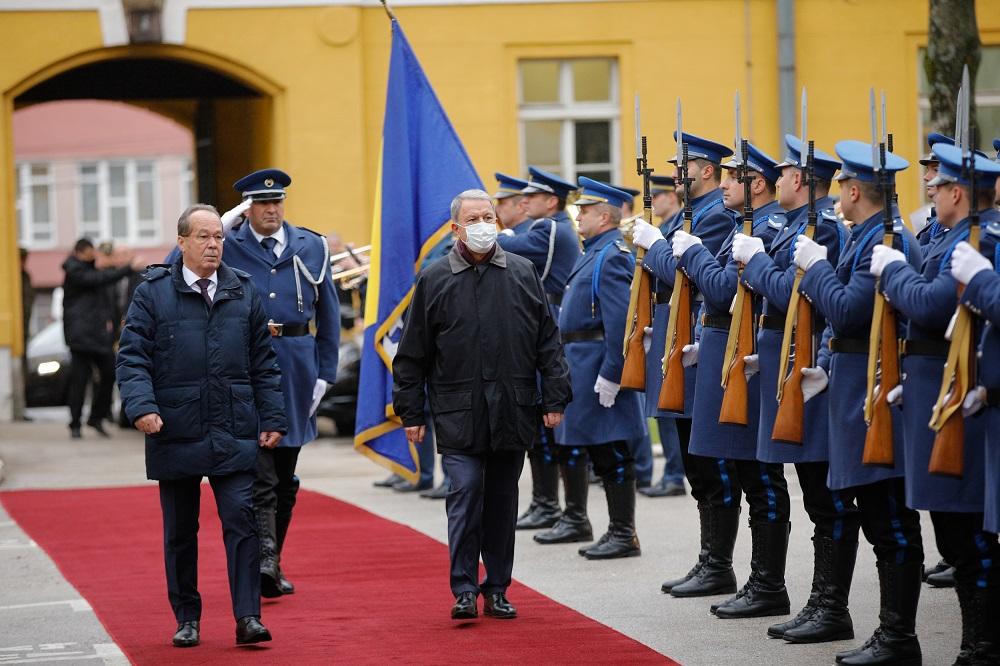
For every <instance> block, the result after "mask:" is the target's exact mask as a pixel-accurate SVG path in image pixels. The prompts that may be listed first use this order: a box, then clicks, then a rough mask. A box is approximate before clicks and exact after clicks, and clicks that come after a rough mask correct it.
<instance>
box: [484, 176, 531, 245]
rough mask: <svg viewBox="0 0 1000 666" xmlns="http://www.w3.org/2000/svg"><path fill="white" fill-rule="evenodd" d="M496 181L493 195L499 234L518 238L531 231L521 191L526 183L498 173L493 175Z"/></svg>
mask: <svg viewBox="0 0 1000 666" xmlns="http://www.w3.org/2000/svg"><path fill="white" fill-rule="evenodd" d="M494 176H495V177H496V179H497V184H498V187H497V191H496V193H494V194H493V200H494V201H495V202H496V209H497V219H498V220H499V222H500V228H501V229H502V230H503V231H501V232H500V233H506V232H507V230H510V233H511V234H513V235H515V236H519V235H521V234H523V233H526V232H527V231H528V230H529V229H531V221H532V220H531V218H530V217H528V208H527V203H526V202H525V200H524V193H523V192H522V191H521V190H523V189H524V188H526V187H527V186H528V181H526V180H521V179H520V178H514V177H513V176H508V175H507V174H505V173H500V172H499V171H498V172H496V173H495V174H494Z"/></svg>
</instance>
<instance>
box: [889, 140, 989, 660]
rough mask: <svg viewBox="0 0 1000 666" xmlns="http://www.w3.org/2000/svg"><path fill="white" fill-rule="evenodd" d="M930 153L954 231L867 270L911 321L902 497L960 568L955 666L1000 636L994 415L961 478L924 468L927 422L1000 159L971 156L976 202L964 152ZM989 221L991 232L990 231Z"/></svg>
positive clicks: (966, 453)
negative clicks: (958, 263) (961, 254)
mask: <svg viewBox="0 0 1000 666" xmlns="http://www.w3.org/2000/svg"><path fill="white" fill-rule="evenodd" d="M932 151H933V153H934V155H935V157H937V158H938V162H939V166H938V174H937V177H936V178H935V179H934V180H932V181H930V184H931V185H933V186H934V187H935V192H934V205H935V208H936V210H937V213H938V222H939V223H940V224H941V225H943V226H945V227H947V228H948V229H949V231H948V232H947V233H946V234H944V235H942V236H939V237H938V238H937V239H935V240H933V241H931V243H930V244H929V245H928V246H927V250H926V253H925V258H924V262H923V266H922V268H921V269H920V270H919V271H918V270H916V269H914V268H911V267H910V266H909V265H908V264H907V263H906V262H905V261H900V254H899V253H898V252H897V251H895V250H892V249H890V248H884V249H881V250H876V253H875V255H874V257H873V259H872V267H871V270H872V273H874V274H876V275H877V274H881V276H882V288H883V290H884V291H885V294H886V297H887V298H889V300H890V302H891V303H892V305H893V307H895V308H896V310H897V311H898V312H901V313H903V314H904V315H906V317H907V318H908V319H909V330H908V331H907V342H906V349H905V355H904V357H903V368H902V370H903V378H904V379H903V387H902V400H903V405H904V409H903V413H904V415H905V420H904V428H905V433H906V504H907V506H908V507H910V508H912V509H918V510H925V511H930V515H931V521H932V523H933V524H934V536H935V541H936V542H937V547H938V550H939V551H940V552H941V554H942V555H943V556H944V558H945V559H946V560H947V561H948V562H949V563H950V564H952V565H953V566H954V567H955V589H956V592H957V593H958V599H959V605H960V607H961V608H962V611H963V612H962V624H963V627H962V646H961V653H960V654H959V663H962V662H963V658H964V659H966V660H968V661H967V662H966V663H977V664H978V663H990V661H989V660H988V659H986V658H985V657H983V656H981V655H980V654H976V655H975V656H973V655H974V654H975V653H976V652H980V653H982V652H983V650H984V647H983V646H982V645H981V644H982V643H983V642H989V643H993V648H991V650H992V651H993V656H994V657H996V656H997V653H996V651H995V649H996V641H997V634H996V632H995V631H994V632H989V631H987V624H986V622H988V621H992V620H993V618H988V617H986V616H985V612H986V609H985V608H983V605H984V604H985V602H986V600H987V599H988V598H989V597H988V595H992V596H993V597H994V599H995V597H996V587H997V585H998V584H1000V576H998V574H997V570H996V567H995V565H993V562H996V561H997V560H998V557H1000V548H998V546H997V537H996V534H995V533H990V532H986V531H984V529H983V509H984V506H985V501H986V500H985V494H984V486H985V473H984V467H985V464H986V459H985V451H984V449H985V446H986V426H987V420H988V418H987V415H986V414H984V413H983V412H982V411H976V412H975V413H973V414H970V415H969V416H966V417H965V418H964V437H963V440H964V441H963V448H962V451H963V459H964V464H963V471H964V473H963V475H962V476H961V478H954V477H951V476H945V475H941V474H933V473H931V472H929V471H928V464H929V461H930V457H931V455H930V454H931V450H932V448H933V445H934V439H935V433H934V431H933V430H931V429H930V427H929V426H928V424H927V421H928V418H929V415H930V414H931V411H932V409H933V406H934V402H935V401H936V396H937V390H938V388H939V387H940V385H941V379H942V378H941V369H942V367H943V365H944V357H945V356H947V353H948V347H949V344H948V342H947V341H946V340H945V329H946V327H947V325H948V322H949V320H950V318H951V316H952V313H953V312H954V311H955V307H956V305H957V303H958V291H957V286H958V282H957V281H956V280H955V278H954V277H953V276H952V274H951V266H950V261H951V257H952V253H953V251H954V247H955V245H956V244H958V243H959V242H961V241H963V240H965V239H967V238H968V237H969V230H970V226H971V224H972V218H971V217H970V211H971V210H972V206H973V205H975V206H977V207H978V208H979V209H980V218H979V219H980V222H979V223H980V225H981V226H982V228H983V230H984V233H983V234H982V238H981V241H980V247H979V251H980V252H981V253H982V254H983V255H985V257H989V258H993V257H995V249H996V248H997V247H998V246H997V240H998V237H997V236H998V235H1000V234H997V233H996V232H997V231H1000V212H998V211H997V210H996V209H995V208H994V207H993V201H994V191H993V188H994V185H995V182H996V178H997V176H998V175H1000V165H997V164H996V163H995V162H992V161H990V160H988V159H984V156H983V155H982V154H979V155H976V156H975V162H976V165H975V167H976V177H977V188H978V193H977V194H978V201H976V202H972V200H971V191H970V189H971V184H972V183H971V180H970V177H969V172H967V171H965V170H964V169H963V158H962V151H961V149H959V148H957V147H955V146H953V145H949V144H947V143H943V142H942V143H938V144H935V145H934V147H933V148H932ZM991 225H992V228H993V230H994V233H990V228H991ZM976 338H977V339H978V335H977V336H976ZM991 588H992V589H991ZM994 617H995V616H994ZM911 631H912V629H911ZM917 654H918V655H919V652H917ZM993 663H995V662H993Z"/></svg>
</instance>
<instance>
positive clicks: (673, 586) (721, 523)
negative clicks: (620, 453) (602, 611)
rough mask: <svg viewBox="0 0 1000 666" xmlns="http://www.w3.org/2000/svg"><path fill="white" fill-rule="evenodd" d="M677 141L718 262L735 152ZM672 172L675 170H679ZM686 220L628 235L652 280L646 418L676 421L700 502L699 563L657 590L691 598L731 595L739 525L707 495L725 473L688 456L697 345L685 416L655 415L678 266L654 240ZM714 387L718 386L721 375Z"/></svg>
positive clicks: (731, 221)
mask: <svg viewBox="0 0 1000 666" xmlns="http://www.w3.org/2000/svg"><path fill="white" fill-rule="evenodd" d="M674 140H675V141H678V145H680V143H681V142H683V143H684V144H686V146H687V152H688V159H689V162H688V174H689V178H690V179H691V185H690V188H687V187H685V184H684V183H683V182H682V181H681V180H680V176H679V175H678V177H677V179H676V180H675V184H676V186H677V188H678V189H679V190H680V191H682V192H683V194H684V198H685V199H690V205H691V210H692V222H691V233H692V234H695V235H697V236H698V237H699V238H700V239H701V242H702V244H703V245H704V246H705V249H706V250H708V251H709V253H711V254H712V255H715V254H716V253H718V252H719V250H720V249H721V248H722V245H723V243H724V242H725V240H726V238H728V237H729V235H730V234H731V233H732V231H733V229H734V227H735V224H736V222H735V216H734V215H733V214H732V213H731V212H730V211H727V210H726V208H725V206H724V205H723V201H722V190H721V189H720V183H721V180H722V171H721V167H720V164H721V163H722V161H723V160H724V159H725V158H727V157H729V156H730V155H732V154H733V151H732V150H730V149H729V148H727V147H726V146H723V145H722V144H719V143H716V142H714V141H710V140H708V139H703V138H701V137H699V136H695V135H694V134H688V133H687V132H685V133H684V135H683V137H678V136H677V133H676V132H675V133H674ZM678 152H681V151H680V150H679V151H678ZM669 161H670V162H672V163H675V164H676V161H677V160H676V157H672V158H671V159H670V160H669ZM676 166H678V168H679V167H680V165H679V164H678V165H676ZM683 218H684V212H683V210H679V211H678V212H677V213H676V214H675V215H674V217H673V219H671V220H670V222H669V223H668V224H667V225H666V231H665V232H664V231H661V230H660V229H658V228H656V227H654V226H653V225H649V224H645V223H644V222H642V223H640V222H639V221H637V222H636V226H635V229H634V231H633V242H635V243H636V245H639V246H641V247H649V248H650V251H649V252H648V253H647V254H646V258H645V260H644V261H643V268H644V269H646V270H647V271H649V272H650V273H651V274H652V276H653V277H654V278H655V280H654V285H653V288H654V291H655V294H656V295H655V300H656V303H657V306H656V309H655V311H654V315H653V331H652V340H651V345H650V353H649V354H647V356H646V415H647V416H657V417H660V416H673V417H674V418H675V423H676V426H677V430H678V434H679V439H680V447H681V454H682V457H683V461H684V474H685V475H686V476H687V479H688V482H689V483H690V484H691V494H692V495H693V496H694V498H695V500H696V501H697V502H698V513H699V516H700V525H701V545H702V549H701V551H700V552H699V554H698V562H697V563H696V564H695V566H694V567H693V568H692V569H691V570H690V571H689V572H688V573H687V575H685V576H683V577H681V578H678V579H676V580H669V581H667V582H665V583H663V584H662V585H661V586H660V589H661V590H662V591H663V592H669V593H670V594H673V595H674V596H685V597H692V596H707V595H710V594H726V593H732V592H735V591H736V575H735V574H734V573H733V568H732V555H733V546H734V544H735V542H736V531H737V528H738V525H739V505H738V504H736V505H735V506H719V504H715V505H713V503H712V489H713V488H715V487H718V486H717V485H714V484H721V483H722V482H723V481H722V479H721V474H722V473H721V472H720V470H719V468H718V465H717V464H716V461H715V460H712V459H707V460H706V459H698V458H697V457H696V456H695V455H694V453H693V452H692V451H690V450H689V445H690V443H691V435H692V424H691V414H692V406H693V405H694V399H695V376H696V370H697V368H696V367H694V366H695V365H696V364H697V362H698V360H697V359H698V345H697V343H695V344H692V345H690V346H689V347H685V349H684V350H683V351H684V356H685V360H684V364H685V366H686V367H685V368H684V412H683V413H682V414H670V413H669V412H665V411H662V410H660V409H659V408H658V406H657V403H658V402H659V395H660V387H661V385H662V383H663V363H662V358H663V355H664V353H665V350H666V344H667V321H668V319H669V317H670V294H671V292H672V290H673V288H674V275H675V271H676V269H677V265H678V262H677V259H676V258H675V257H674V256H673V253H672V251H671V246H670V244H669V243H662V244H661V243H656V241H659V240H661V239H666V240H672V239H673V237H674V235H675V234H676V233H677V232H678V231H680V230H681V229H682V227H683V223H684V219H683ZM654 243H655V245H654ZM699 300H700V297H697V298H696V297H693V298H692V299H691V310H692V320H694V319H695V318H696V314H697V311H698V309H699V307H700V303H699ZM720 374H721V373H720ZM712 382H713V383H715V384H718V382H719V378H718V376H716V377H715V378H714V379H713V380H712ZM715 419H716V420H717V419H718V413H716V414H715ZM712 465H715V467H712ZM713 477H714V481H713Z"/></svg>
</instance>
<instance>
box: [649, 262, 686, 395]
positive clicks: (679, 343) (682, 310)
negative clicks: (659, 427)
mask: <svg viewBox="0 0 1000 666" xmlns="http://www.w3.org/2000/svg"><path fill="white" fill-rule="evenodd" d="M670 317H671V318H672V319H674V325H673V328H671V326H670V325H669V324H668V325H667V330H668V332H669V331H671V330H672V331H673V336H669V335H668V336H667V346H666V352H667V355H666V357H665V358H664V359H663V384H662V385H661V386H660V398H659V401H658V402H657V405H656V406H657V408H659V409H663V410H666V411H668V412H683V411H684V362H683V359H684V352H683V349H684V346H685V345H689V344H691V281H690V280H689V279H688V277H687V276H686V275H684V273H683V271H681V270H680V269H678V270H677V274H676V275H675V277H674V291H673V294H671V296H670ZM671 338H672V339H671Z"/></svg>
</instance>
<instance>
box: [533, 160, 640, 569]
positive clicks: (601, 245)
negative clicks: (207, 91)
mask: <svg viewBox="0 0 1000 666" xmlns="http://www.w3.org/2000/svg"><path fill="white" fill-rule="evenodd" d="M580 187H581V188H583V193H582V195H581V196H580V198H579V199H578V200H577V202H576V204H577V206H579V211H580V212H579V213H578V215H577V222H578V224H579V229H580V235H581V236H582V237H583V248H584V253H583V256H582V257H580V259H579V260H577V262H576V266H574V267H573V270H572V272H571V273H570V276H569V284H568V285H567V286H566V296H565V298H564V300H563V305H562V309H561V311H560V313H559V329H560V331H561V336H562V340H563V345H564V348H565V353H566V360H567V363H568V365H569V367H571V368H572V371H571V373H570V374H571V379H572V382H573V401H572V402H571V403H570V404H569V406H568V407H567V408H566V413H565V418H564V420H563V422H562V423H561V424H560V425H559V427H558V428H556V442H558V444H559V447H558V448H559V468H560V471H561V472H562V475H563V481H564V482H565V484H566V510H565V511H564V512H563V517H562V518H561V519H560V520H559V522H558V523H556V525H555V526H554V527H553V528H552V529H551V530H548V531H546V532H542V533H540V534H536V535H535V540H536V541H538V542H539V543H546V544H549V543H566V542H571V541H589V540H591V539H592V538H593V530H592V528H591V526H590V520H589V518H588V517H587V490H588V479H587V462H586V459H587V457H589V458H590V460H591V462H592V463H593V466H594V471H595V472H596V473H597V474H598V475H599V476H600V477H601V479H602V480H603V482H604V493H605V495H606V497H607V502H608V515H609V518H610V521H609V525H608V531H607V532H606V533H605V534H604V535H603V536H602V537H601V538H600V539H599V540H598V541H597V543H595V544H593V545H591V546H585V547H583V548H581V549H580V554H581V555H583V556H584V557H586V558H587V559H610V558H618V557H632V556H637V555H639V554H640V553H641V551H640V548H639V539H638V537H637V536H636V533H635V466H634V463H633V460H632V454H631V452H630V451H629V448H628V445H627V442H628V440H629V439H631V438H635V437H638V436H640V435H641V434H642V432H643V428H644V426H643V422H642V408H641V406H640V400H639V394H638V393H636V392H634V391H626V392H624V393H619V388H620V386H621V374H622V368H623V366H624V356H623V354H622V340H623V339H624V337H625V318H626V314H627V308H628V301H629V289H630V286H631V283H632V272H633V270H634V266H635V260H634V258H633V256H632V254H631V253H630V252H629V250H628V248H627V247H626V245H625V243H624V241H623V240H622V235H621V232H620V231H619V230H618V225H619V223H620V222H621V215H622V213H621V206H622V203H623V202H624V201H625V199H626V198H628V194H626V193H625V192H620V191H619V190H616V189H615V188H613V187H611V186H609V185H606V184H604V183H600V182H597V181H595V180H591V179H590V178H585V177H581V178H580Z"/></svg>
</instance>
